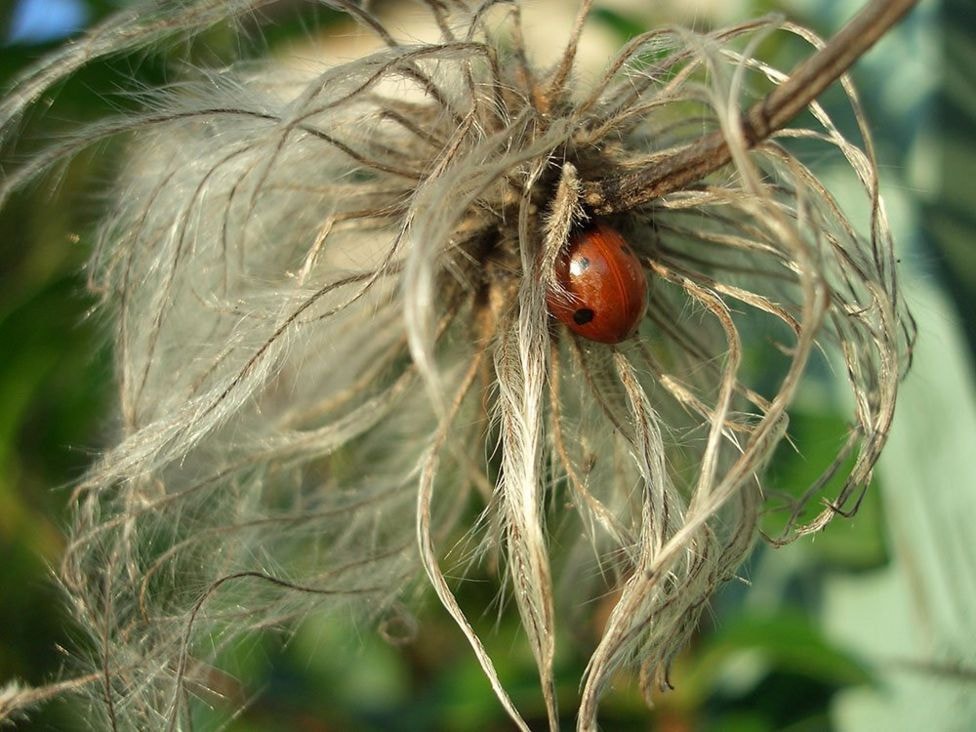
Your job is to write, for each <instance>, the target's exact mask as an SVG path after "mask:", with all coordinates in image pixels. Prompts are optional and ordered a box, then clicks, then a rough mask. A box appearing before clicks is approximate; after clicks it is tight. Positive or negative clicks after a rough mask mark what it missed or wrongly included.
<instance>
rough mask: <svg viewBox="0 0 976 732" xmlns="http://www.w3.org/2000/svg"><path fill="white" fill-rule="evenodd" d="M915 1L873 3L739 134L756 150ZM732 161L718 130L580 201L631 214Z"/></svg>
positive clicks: (587, 186)
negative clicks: (637, 208) (632, 211)
mask: <svg viewBox="0 0 976 732" xmlns="http://www.w3.org/2000/svg"><path fill="white" fill-rule="evenodd" d="M917 3H918V0H871V2H869V3H868V4H867V6H866V7H865V8H864V9H863V10H862V11H861V12H860V13H858V14H857V15H855V16H854V17H853V18H852V19H851V20H850V21H849V22H848V23H847V25H845V26H844V27H843V28H842V29H841V30H840V32H838V33H837V35H835V36H834V37H833V38H831V40H830V41H829V42H828V43H827V44H826V45H825V46H824V47H823V48H821V49H820V50H819V51H817V52H816V53H815V54H813V55H812V56H811V57H810V58H808V59H807V60H806V61H803V62H802V63H800V64H799V65H798V66H797V67H796V68H795V69H794V70H793V72H792V73H791V74H790V76H789V78H788V79H787V80H786V81H785V82H783V83H782V84H780V85H779V86H778V87H776V88H775V89H774V90H773V91H772V92H770V93H769V94H768V95H767V96H766V97H765V98H763V99H762V100H761V101H759V102H757V103H756V104H754V105H753V106H752V108H751V109H750V110H749V111H748V112H747V113H746V114H745V115H744V116H743V118H742V135H743V139H744V140H745V144H746V145H747V146H748V147H750V148H751V147H754V146H755V145H757V144H759V143H760V142H762V141H763V140H765V139H766V138H767V137H769V136H770V135H771V134H772V133H774V132H776V131H777V130H779V129H782V128H783V127H784V126H785V125H786V124H787V123H789V121H790V120H792V119H793V117H795V116H796V115H797V114H799V113H800V112H801V111H802V110H803V109H804V108H805V107H806V106H807V105H809V104H810V103H811V102H812V101H814V100H815V99H816V98H817V97H818V96H819V95H820V93H821V92H823V90H824V89H826V88H827V87H828V86H830V84H832V83H833V82H835V81H836V80H837V79H838V78H840V76H841V75H842V74H843V73H844V72H845V71H847V69H848V68H850V66H851V65H852V64H853V63H854V62H855V61H856V60H857V59H858V58H860V57H861V56H862V55H863V54H864V53H865V52H866V51H867V50H868V49H869V48H871V46H873V45H874V44H875V42H877V40H878V39H879V38H881V37H882V36H883V35H884V34H885V33H887V32H888V30H889V29H890V28H891V27H892V26H893V25H894V24H895V23H897V22H898V21H899V20H901V19H902V17H904V16H905V14H907V13H908V11H909V10H911V9H912V8H913V7H914V6H915V5H916V4H917ZM731 159H732V153H731V152H730V150H729V146H728V143H727V142H726V139H725V136H724V135H723V134H722V132H721V131H717V132H713V133H711V134H709V135H706V136H705V137H702V138H701V139H700V140H699V141H698V142H696V143H694V144H692V145H690V146H689V147H687V148H685V149H683V150H681V151H680V152H678V153H675V154H674V155H672V156H670V157H668V158H665V159H664V160H662V161H658V162H656V163H654V164H653V165H650V166H648V167H646V168H644V169H642V170H637V171H634V172H630V173H626V174H624V175H619V176H613V177H608V178H602V179H599V180H593V181H584V182H583V201H584V203H585V204H586V205H587V206H588V207H589V208H590V209H591V210H592V211H593V212H594V213H596V214H599V215H605V214H613V213H621V212H623V211H629V210H631V209H633V208H636V207H638V206H642V205H644V204H646V203H650V202H651V201H653V200H654V199H656V198H660V197H661V196H664V195H666V194H668V193H672V192H673V191H677V190H680V189H682V188H684V187H686V186H688V185H690V184H692V183H695V182H697V181H699V180H701V179H702V178H704V177H705V176H706V175H708V174H709V173H712V172H714V171H716V170H718V169H719V168H721V167H722V166H723V165H726V164H727V163H728V162H729V161H730V160H731Z"/></svg>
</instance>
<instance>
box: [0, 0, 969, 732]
mask: <svg viewBox="0 0 976 732" xmlns="http://www.w3.org/2000/svg"><path fill="white" fill-rule="evenodd" d="M121 4H122V3H120V2H109V1H107V0H103V1H97V0H30V1H29V2H20V3H18V2H13V1H12V0H6V3H5V4H0V38H2V39H3V44H4V45H3V46H2V47H0V80H2V82H3V84H4V85H7V84H8V83H9V81H10V80H11V79H12V78H13V77H14V76H15V75H16V74H17V73H18V71H19V70H21V69H23V68H24V67H25V66H26V65H27V64H29V63H30V62H31V61H32V60H33V59H36V58H38V57H39V56H42V55H43V54H45V53H46V52H48V51H50V50H51V49H53V48H55V47H57V45H58V44H60V43H62V42H64V40H65V38H68V37H70V35H71V34H72V33H75V32H78V31H79V30H80V29H81V28H83V27H84V26H86V25H87V24H90V23H93V22H97V21H98V20H99V19H100V18H101V17H103V16H104V15H105V14H106V13H109V12H112V11H113V10H115V9H117V8H118V7H119V5H121ZM859 6H860V3H855V2H838V3H820V2H816V1H815V0H793V1H792V2H783V3H774V2H769V1H768V0H742V1H740V2H736V3H728V4H725V5H722V4H719V12H720V13H721V16H722V17H721V18H720V20H721V21H729V20H734V19H742V18H744V17H746V16H747V15H751V14H755V13H762V12H768V11H770V10H783V11H785V12H787V13H788V14H789V15H790V16H791V17H794V18H795V19H797V20H799V21H800V22H802V23H804V24H807V25H809V26H812V27H813V28H815V29H817V30H819V31H820V32H822V33H824V34H829V33H830V31H831V30H834V29H836V28H838V27H839V26H840V25H841V24H842V22H843V20H844V19H845V18H846V17H848V16H849V15H850V14H851V13H852V12H853V11H854V10H855V9H856V8H857V7H859ZM621 7H624V6H623V5H622V4H621V3H619V2H607V3H605V4H604V5H603V6H602V7H601V8H600V10H599V11H598V13H597V16H596V17H597V22H599V23H602V24H604V25H605V26H606V28H607V29H609V30H610V31H611V32H614V33H617V34H619V36H620V39H621V41H623V40H625V39H626V38H627V37H628V36H629V35H631V34H633V33H635V32H639V31H641V30H643V29H644V28H645V27H646V24H647V20H646V18H645V17H644V16H642V15H639V14H637V15H635V14H629V13H628V12H627V11H626V10H621V9H620V8H621ZM972 10H973V8H972V7H971V1H970V0H945V1H944V2H941V3H940V2H924V3H922V6H921V7H920V8H919V9H918V10H917V11H916V12H915V13H914V14H913V16H911V17H910V18H909V19H908V20H907V21H906V22H905V23H904V24H903V25H902V26H900V27H899V28H898V29H897V30H896V31H895V32H894V33H893V34H892V35H891V36H890V37H889V38H887V39H885V40H884V41H883V42H882V43H881V44H880V45H879V47H878V48H876V49H875V50H874V51H872V52H871V53H870V54H869V56H868V57H867V58H866V59H864V60H863V61H862V62H861V63H860V64H859V65H858V66H857V68H856V70H855V72H854V76H855V80H856V82H857V84H858V86H859V88H860V89H861V91H862V92H863V95H864V101H865V105H866V108H867V113H868V117H869V119H870V120H871V121H872V123H873V125H874V129H875V131H876V135H877V142H878V155H879V161H880V165H881V171H882V178H883V181H884V189H885V195H886V197H887V201H888V204H889V209H890V213H891V216H892V220H893V223H894V227H895V230H896V234H897V241H898V246H899V248H900V253H901V258H902V277H903V282H904V286H905V290H906V293H907V297H908V299H909V301H910V303H911V305H912V308H913V311H914V314H915V315H916V317H917V318H918V320H919V329H920V338H919V346H918V352H917V356H916V363H915V369H914V371H913V373H912V374H911V376H910V378H909V380H908V381H907V382H906V384H905V387H904V391H903V394H902V397H901V400H900V403H899V410H898V414H897V421H896V427H895V429H894V431H893V434H892V437H891V443H890V445H889V447H888V449H887V451H886V454H885V456H884V458H883V460H882V463H881V465H880V466H879V468H878V470H877V476H876V480H875V483H876V485H875V486H874V489H873V490H872V491H870V493H869V497H868V499H867V501H866V503H865V505H864V506H863V508H862V510H861V512H860V513H859V514H858V516H857V517H856V518H855V519H854V520H853V521H849V522H840V521H837V522H835V523H834V524H832V525H831V527H830V528H829V529H828V531H826V532H825V533H823V534H821V535H818V536H817V537H815V538H810V539H808V540H805V541H801V542H799V543H797V544H794V545H791V546H789V547H787V548H785V549H782V550H777V551H775V552H774V551H771V550H769V549H768V548H765V547H758V548H757V551H756V553H755V556H754V557H753V560H752V561H751V563H750V565H749V566H747V567H745V568H743V571H742V576H743V577H744V578H746V579H748V580H749V583H750V584H751V586H747V585H746V583H734V584H731V585H729V586H728V587H727V588H725V590H723V592H722V593H721V594H720V596H719V597H717V598H716V600H715V602H714V603H713V605H712V608H711V610H710V612H709V613H707V615H706V618H705V622H704V625H703V627H702V629H701V631H700V633H699V634H698V635H697V636H696V638H695V640H694V642H693V643H692V645H691V647H690V648H689V649H688V650H687V651H686V652H685V653H684V654H682V656H681V657H680V659H679V660H678V663H677V664H676V668H675V671H674V674H673V677H672V680H673V682H674V683H675V685H676V687H677V689H676V691H675V692H673V693H671V694H668V695H666V696H664V697H662V698H661V699H660V702H659V704H658V706H657V708H656V709H655V710H654V711H652V712H647V711H646V710H645V709H644V707H643V704H642V702H641V701H640V698H639V695H638V693H637V690H636V687H635V685H634V684H633V683H632V682H630V681H629V680H627V679H621V683H620V684H619V686H618V688H616V689H615V690H614V691H613V692H612V693H611V694H610V696H609V697H608V699H607V702H606V704H605V712H604V715H603V721H604V728H605V729H607V730H618V729H619V730H646V729H657V730H662V731H667V732H678V731H683V730H723V731H724V730H729V731H731V732H737V731H740V730H741V731H742V732H746V731H748V732H752V731H755V732H760V731H765V730H794V731H800V730H825V729H838V730H874V729H885V730H900V729H905V730H909V729H913V730H914V729H928V730H971V729H976V530H974V529H973V523H974V521H973V519H974V517H976V467H974V465H973V461H972V456H973V451H974V448H976V396H974V369H973V353H974V348H976V245H974V242H973V239H974V236H976V183H974V178H976V176H974V174H973V171H976V80H974V79H976V77H974V74H973V69H974V68H976V13H973V12H972ZM707 17H708V16H707V14H706V13H705V11H704V10H703V11H701V15H700V17H699V19H698V21H697V22H698V23H699V25H701V24H705V23H707V22H708V21H707V20H706V18H707ZM323 18H324V20H325V21H326V22H327V21H328V17H327V16H323ZM664 20H666V21H670V20H671V18H670V17H666V18H664ZM55 21H57V22H55ZM303 32H305V28H304V27H302V26H301V25H299V24H297V23H295V24H288V23H281V24H279V25H277V26H276V29H275V35H274V37H272V38H271V39H270V40H269V42H271V43H274V42H275V41H276V39H278V40H280V39H287V38H289V37H292V36H294V35H295V34H300V33H303ZM229 44H230V40H229V36H224V35H222V34H221V31H219V30H215V31H213V32H212V33H209V34H208V35H207V36H206V37H204V38H203V39H201V40H200V41H198V42H196V43H195V44H193V46H192V47H189V48H188V47H173V48H168V49H165V50H163V51H160V52H159V53H154V54H140V55H138V56H123V57H117V58H112V59H108V60H105V61H100V62H97V63H93V64H91V65H90V66H89V67H88V68H86V69H85V70H84V71H82V72H80V73H79V74H78V75H77V76H76V77H75V78H73V79H72V80H70V81H69V82H68V83H66V84H64V85H62V86H61V87H60V88H59V89H57V90H55V92H54V93H53V94H52V102H55V104H54V106H53V107H52V109H53V110H55V111H54V113H51V114H47V115H44V117H43V119H41V118H40V116H39V115H33V116H32V117H31V118H29V119H27V120H26V122H25V134H24V136H23V139H22V142H21V143H20V144H19V147H18V149H17V150H16V151H14V152H13V153H12V154H14V155H18V156H20V155H28V154H29V153H30V151H31V149H32V148H33V146H34V145H36V144H38V141H39V140H42V139H43V138H44V137H46V136H49V135H52V134H56V133H57V131H58V129H59V126H60V125H61V123H60V122H59V120H63V121H64V125H68V124H71V123H74V122H76V121H77V120H81V119H85V118H90V117H95V116H98V115H99V114H103V113H105V112H106V111H107V110H108V109H109V108H112V107H114V108H118V107H119V105H122V104H124V103H125V101H124V99H122V98H120V97H119V96H118V95H117V94H116V93H115V92H116V91H117V90H118V88H119V86H120V84H122V83H123V81H124V80H125V79H130V78H137V79H139V80H141V81H144V82H147V83H158V82H161V81H163V80H164V79H166V78H167V73H168V70H169V69H170V68H171V64H172V63H173V60H174V59H175V58H177V57H179V56H181V55H183V54H185V53H187V52H189V53H191V54H196V55H200V54H213V55H215V56H216V57H219V56H220V55H221V54H222V53H223V52H225V51H226V50H228V49H229ZM832 100H834V97H833V96H832V95H831V94H830V93H828V94H827V95H826V97H825V101H826V103H827V104H828V105H829V104H830V103H831V102H832ZM41 106H46V105H41ZM105 165H106V164H105V162H104V158H99V157H98V156H97V155H92V156H86V157H82V158H80V159H78V160H77V161H75V162H74V163H72V164H71V165H70V166H68V167H66V168H65V169H64V170H63V171H62V174H61V176H60V178H59V180H58V184H57V185H56V186H55V185H54V184H53V183H51V181H46V182H45V183H44V184H42V185H38V186H36V187H34V188H32V189H30V190H28V191H25V192H24V193H23V194H22V195H19V196H18V197H17V198H16V199H15V200H14V201H13V203H12V205H10V206H8V207H7V208H6V209H5V210H3V211H2V212H0V278H2V286H0V684H2V683H4V682H7V681H10V680H12V679H19V680H22V681H23V682H25V683H28V684H32V685H33V684H42V683H44V682H45V681H48V680H51V679H54V678H55V677H57V675H58V673H59V670H60V669H61V667H62V664H63V663H64V662H65V656H64V654H63V652H62V651H61V647H62V646H64V647H69V648H70V647H72V646H73V644H74V643H76V642H77V638H76V637H75V636H76V633H75V631H74V630H73V629H72V626H71V622H70V620H69V618H68V615H67V613H66V612H65V607H64V603H63V601H62V599H61V597H60V596H59V594H58V592H57V590H56V589H55V588H54V586H53V583H52V581H51V572H50V569H51V567H54V566H56V565H57V562H58V559H59V555H60V552H61V550H62V548H63V545H64V536H63V534H62V526H63V525H64V523H65V519H66V514H65V505H66V501H67V497H68V492H69V486H70V483H71V481H73V480H74V479H76V478H77V477H78V476H79V475H80V474H81V473H82V472H83V470H84V469H85V466H86V464H87V463H88V461H89V460H90V458H91V456H92V454H93V452H94V451H96V450H97V449H98V447H99V446H100V445H102V444H103V441H104V439H106V435H108V434H110V431H111V424H112V401H111V400H112V388H111V385H110V379H111V357H110V354H109V350H108V343H107V338H106V336H105V329H103V328H101V327H100V325H99V323H98V322H95V321H94V320H93V319H91V318H89V317H88V311H89V308H90V307H91V306H92V304H93V303H92V301H91V300H90V296H89V295H88V294H87V293H86V290H85V281H84V272H83V264H84V262H85V259H86V256H87V249H86V247H87V243H88V242H89V240H90V237H89V233H90V231H91V226H92V222H93V221H94V220H95V219H96V218H97V212H98V209H99V206H100V200H99V198H98V194H97V191H96V190H94V189H93V188H91V187H90V182H91V181H92V180H96V181H97V180H99V179H103V178H104V177H105V176H107V175H108V174H109V173H110V170H109V169H108V168H106V167H105ZM0 174H2V167H0ZM824 175H825V176H826V177H827V178H828V180H829V178H830V175H831V172H830V170H829V168H828V169H827V170H825V171H824ZM840 419H841V417H840V416H839V415H838V414H834V413H831V411H830V409H829V408H825V407H824V406H823V404H822V403H819V402H818V401H817V400H815V399H807V400H801V401H800V402H799V403H798V404H797V407H796V409H795V410H794V411H793V413H792V424H791V432H792V434H793V437H794V439H795V441H796V443H797V444H799V445H800V446H801V447H802V454H801V455H798V454H796V453H789V452H785V451H784V452H783V454H782V456H781V457H780V458H778V459H777V461H776V463H775V464H774V465H773V468H772V469H773V471H774V474H775V476H776V477H777V479H779V480H780V481H781V482H786V483H787V484H788V483H789V482H790V481H793V482H795V483H796V484H801V483H804V482H805V481H807V480H808V479H809V476H810V471H811V470H812V467H811V466H814V465H816V464H817V463H818V462H819V461H820V460H821V459H822V458H823V457H824V456H829V455H831V454H832V451H833V450H834V449H835V447H836V440H837V434H838V428H839V427H840V426H841V425H840ZM493 595H494V591H493V590H492V588H491V586H490V584H489V583H478V582H471V583H467V584H466V585H465V588H464V591H463V594H462V598H461V599H462V603H463V604H464V606H465V607H466V608H468V609H470V611H471V613H472V614H473V615H474V616H475V617H476V618H477V619H479V621H480V623H481V626H480V627H481V629H482V630H483V631H484V632H483V637H484V638H485V639H486V643H487V646H488V650H489V653H491V655H492V656H493V658H495V659H496V661H497V663H498V665H499V671H500V673H501V675H502V677H503V678H504V679H505V680H506V682H507V684H508V686H509V688H510V690H511V691H512V694H513V698H514V700H515V702H516V704H517V705H519V706H520V707H521V708H522V709H523V710H524V711H525V713H526V714H527V715H528V717H530V718H532V719H533V721H534V723H538V724H540V725H541V723H542V720H543V719H544V710H543V709H542V708H541V706H539V701H538V699H537V687H536V680H535V672H534V667H533V665H532V661H531V658H530V656H529V653H528V650H527V649H526V648H525V644H524V643H523V642H522V640H523V639H524V638H523V636H522V634H521V633H520V631H519V629H518V626H517V622H516V619H515V617H514V613H512V612H510V611H509V612H507V613H505V614H504V615H502V617H501V620H500V621H499V622H498V623H497V624H496V623H495V618H494V617H483V616H481V613H482V609H483V608H485V607H488V606H490V603H491V600H492V597H493ZM419 619H420V621H421V624H420V631H419V636H418V637H417V639H416V640H415V641H413V642H412V643H410V644H409V645H406V646H404V647H401V648H396V647H394V646H391V645H388V644H387V643H385V642H383V641H381V640H380V639H378V638H376V637H375V636H374V635H372V634H371V633H370V632H368V631H367V630H366V629H361V628H360V629H357V628H355V627H353V626H351V625H350V626H344V625H342V624H341V623H337V622H336V621H335V620H334V619H330V620H329V621H328V622H325V621H324V620H315V619H310V620H309V621H308V622H307V623H306V625H305V626H303V627H302V628H301V629H299V631H298V632H297V634H296V635H295V636H294V637H293V638H292V639H291V641H290V642H289V643H288V644H287V645H285V646H282V644H281V643H280V642H278V641H279V640H280V639H275V638H266V639H261V640H259V641H254V642H252V643H249V644H244V645H242V647H241V648H240V649H239V652H238V653H237V654H235V658H234V659H231V666H232V667H233V670H234V672H235V673H236V675H237V676H238V678H244V679H247V683H248V689H249V693H253V694H256V697H255V701H254V703H253V704H252V705H251V707H250V708H249V710H248V711H247V712H246V713H245V714H244V715H243V716H242V717H240V718H239V719H238V720H236V721H235V722H233V723H232V724H231V726H230V727H229V728H228V729H231V730H234V731H236V732H243V731H244V730H272V731H273V730H282V731H284V730H385V729H397V730H493V729H497V730H505V729H509V723H508V722H507V720H506V718H505V716H504V714H503V712H502V710H501V707H500V706H499V705H498V704H497V702H496V701H495V699H494V697H493V696H492V695H491V692H490V690H489V688H488V685H487V683H486V682H485V680H484V678H483V677H482V674H481V672H480V670H479V668H478V666H477V664H476V663H475V661H474V659H473V657H472V656H471V654H470V652H469V649H468V647H467V644H466V643H465V642H464V641H463V639H462V638H461V636H460V634H459V633H458V632H457V630H456V629H455V627H454V625H453V623H452V622H451V621H450V620H449V619H448V618H447V616H446V614H445V613H443V612H441V611H440V610H439V608H437V607H434V604H433V603H429V604H428V605H427V607H426V608H425V609H424V610H422V612H421V614H420V618H419ZM560 646H561V648H563V649H564V651H563V655H562V656H560V658H559V659H558V664H557V665H558V673H559V683H560V686H561V692H562V693H561V698H563V699H564V700H565V703H567V704H568V703H569V702H570V701H571V700H573V699H574V698H575V695H576V692H575V689H576V685H577V684H578V680H579V678H580V674H581V670H582V665H583V664H584V663H585V657H584V655H583V652H582V651H583V649H584V648H585V642H582V643H581V642H579V640H578V639H577V640H575V641H574V639H570V638H562V639H561V643H560ZM200 714H201V716H200V719H199V722H200V728H201V729H208V728H212V725H213V722H214V719H216V716H215V717H214V719H209V718H208V714H207V713H206V712H205V711H201V713H200ZM571 716H572V715H571V713H567V714H566V717H565V721H566V723H567V724H568V723H569V720H570V718H571ZM83 718H84V709H83V708H81V707H80V706H78V705H76V704H73V703H72V702H71V701H70V700H68V701H64V702H58V703H55V704H51V705H49V706H47V707H45V708H42V709H41V710H39V711H37V712H35V713H33V714H31V716H30V719H29V720H28V721H24V722H22V723H21V724H19V725H18V726H17V729H23V730H28V729H30V730H74V729H82V728H83V724H82V720H83ZM540 729H541V726H540Z"/></svg>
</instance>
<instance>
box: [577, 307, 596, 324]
mask: <svg viewBox="0 0 976 732" xmlns="http://www.w3.org/2000/svg"><path fill="white" fill-rule="evenodd" d="M594 315H596V313H594V312H593V311H592V310H590V309H589V308H580V309H579V310H577V311H576V312H575V313H573V322H574V323H576V325H586V324H587V323H589V322H590V321H591V320H593V316H594Z"/></svg>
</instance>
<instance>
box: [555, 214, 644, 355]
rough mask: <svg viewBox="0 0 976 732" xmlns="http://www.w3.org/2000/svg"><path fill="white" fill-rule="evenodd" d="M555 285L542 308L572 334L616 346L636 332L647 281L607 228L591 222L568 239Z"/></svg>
mask: <svg viewBox="0 0 976 732" xmlns="http://www.w3.org/2000/svg"><path fill="white" fill-rule="evenodd" d="M556 282H557V283H558V287H557V288H554V289H552V290H550V291H549V292H548V293H547V295H546V305H547V306H548V308H549V312H550V313H552V315H553V316H554V317H555V318H556V319H557V320H558V321H560V322H561V323H564V324H565V325H566V326H567V327H568V328H569V329H570V330H571V331H573V332H574V333H577V334H579V335H581V336H583V337H584V338H588V339H589V340H591V341H597V342H598V343H620V342H621V341H623V340H626V339H627V338H630V337H631V336H632V335H634V333H636V332H637V326H638V325H639V324H640V321H641V319H642V318H643V317H644V310H645V308H646V306H647V279H646V278H645V277H644V270H643V268H642V267H641V263H640V260H639V259H638V258H637V255H636V254H634V251H633V250H632V249H631V248H630V246H629V245H628V244H627V241H626V240H625V239H624V238H623V236H621V234H620V232H619V231H617V230H616V229H614V228H613V227H612V226H610V225H609V224H607V223H605V222H602V221H599V220H598V221H595V222H593V223H591V224H590V225H589V226H588V227H586V228H584V229H582V230H580V231H578V232H576V233H575V234H574V235H573V236H572V237H571V238H570V240H569V244H568V245H567V246H566V248H565V249H564V250H563V252H562V253H561V254H560V256H559V259H558V260H557V261H556Z"/></svg>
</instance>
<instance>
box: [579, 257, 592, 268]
mask: <svg viewBox="0 0 976 732" xmlns="http://www.w3.org/2000/svg"><path fill="white" fill-rule="evenodd" d="M579 266H580V269H586V268H587V267H589V266H590V260H589V259H587V258H586V257H580V258H579Z"/></svg>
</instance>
